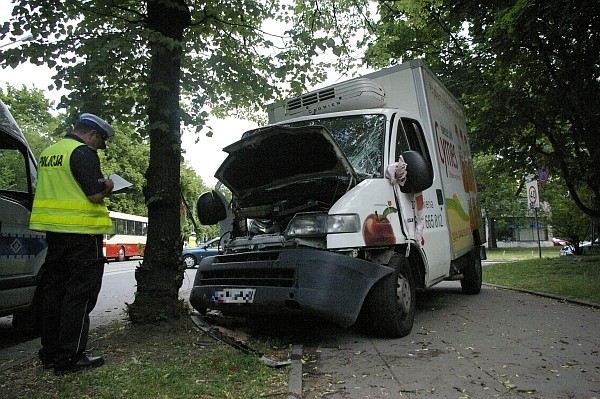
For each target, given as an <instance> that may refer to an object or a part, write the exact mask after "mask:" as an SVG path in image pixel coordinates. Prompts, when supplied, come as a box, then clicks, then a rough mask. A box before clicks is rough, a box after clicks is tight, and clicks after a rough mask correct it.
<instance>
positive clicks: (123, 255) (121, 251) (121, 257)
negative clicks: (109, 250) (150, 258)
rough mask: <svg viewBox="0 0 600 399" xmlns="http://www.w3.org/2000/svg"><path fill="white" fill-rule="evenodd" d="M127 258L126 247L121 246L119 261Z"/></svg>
mask: <svg viewBox="0 0 600 399" xmlns="http://www.w3.org/2000/svg"><path fill="white" fill-rule="evenodd" d="M125 259H126V256H125V248H123V247H121V248H119V258H118V261H119V262H123V261H124V260H125Z"/></svg>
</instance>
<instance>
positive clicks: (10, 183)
mask: <svg viewBox="0 0 600 399" xmlns="http://www.w3.org/2000/svg"><path fill="white" fill-rule="evenodd" d="M36 182H37V163H36V160H35V157H34V156H33V153H32V152H31V149H30V148H29V144H28V143H27V140H26V139H25V136H23V133H22V132H21V130H20V129H19V127H18V126H17V123H16V122H15V120H14V118H13V116H12V115H11V114H10V111H9V110H8V107H7V106H6V105H5V104H4V103H3V102H2V101H0V316H8V315H13V319H12V324H13V327H15V328H19V329H29V328H32V327H33V326H34V325H35V314H36V312H37V310H38V308H37V302H38V301H37V297H36V292H37V284H38V281H39V274H40V270H41V267H42V264H43V262H44V258H45V257H46V252H47V244H46V240H45V234H44V233H41V232H37V231H32V230H29V215H30V213H31V207H32V204H33V194H34V191H35V185H36Z"/></svg>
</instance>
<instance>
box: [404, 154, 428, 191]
mask: <svg viewBox="0 0 600 399" xmlns="http://www.w3.org/2000/svg"><path fill="white" fill-rule="evenodd" d="M402 158H404V162H406V165H407V167H406V182H405V183H404V185H403V186H401V187H400V191H402V192H403V193H410V194H415V193H418V192H421V191H423V190H426V189H428V188H429V187H431V185H432V184H433V167H432V166H431V163H429V162H428V161H427V160H426V159H425V157H424V156H423V155H422V154H421V153H419V152H417V151H404V152H403V153H402Z"/></svg>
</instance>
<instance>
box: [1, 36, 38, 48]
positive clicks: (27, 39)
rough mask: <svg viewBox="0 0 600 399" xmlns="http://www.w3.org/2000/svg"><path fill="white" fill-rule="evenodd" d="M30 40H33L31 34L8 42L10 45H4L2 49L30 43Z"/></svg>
mask: <svg viewBox="0 0 600 399" xmlns="http://www.w3.org/2000/svg"><path fill="white" fill-rule="evenodd" d="M30 40H33V35H32V34H31V33H30V34H28V35H26V36H23V37H22V38H20V39H17V40H13V41H12V42H8V43H5V44H2V45H0V48H4V47H8V46H11V45H13V44H17V43H23V42H28V41H30Z"/></svg>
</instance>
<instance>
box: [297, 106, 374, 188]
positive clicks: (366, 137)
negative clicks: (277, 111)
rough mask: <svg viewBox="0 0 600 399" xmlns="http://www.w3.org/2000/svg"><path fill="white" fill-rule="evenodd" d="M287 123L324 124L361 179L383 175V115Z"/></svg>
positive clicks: (301, 124) (324, 117)
mask: <svg viewBox="0 0 600 399" xmlns="http://www.w3.org/2000/svg"><path fill="white" fill-rule="evenodd" d="M286 125H287V124H286ZM289 125H290V126H306V125H321V126H324V127H325V128H326V129H327V130H328V131H329V132H330V133H331V136H332V137H333V138H334V140H335V141H336V142H337V145H338V146H339V147H340V149H341V150H342V152H343V153H344V155H346V158H347V159H348V161H349V162H350V164H351V165H352V167H353V168H354V171H355V172H356V173H357V174H358V175H359V176H362V177H364V178H373V177H383V139H384V137H385V116H384V115H382V114H368V115H347V116H336V117H326V116H323V117H321V118H316V119H310V120H304V121H301V122H293V123H290V124H289Z"/></svg>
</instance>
